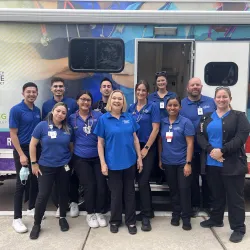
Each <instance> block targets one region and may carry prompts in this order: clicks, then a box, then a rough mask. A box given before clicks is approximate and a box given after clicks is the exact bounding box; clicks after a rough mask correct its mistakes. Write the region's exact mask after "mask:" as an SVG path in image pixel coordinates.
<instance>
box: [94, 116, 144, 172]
mask: <svg viewBox="0 0 250 250" xmlns="http://www.w3.org/2000/svg"><path fill="white" fill-rule="evenodd" d="M139 127H140V126H139V125H138V124H137V123H136V121H135V120H134V118H133V117H132V115H131V114H129V113H127V112H124V113H122V114H121V116H120V118H119V119H117V118H115V117H113V116H112V115H111V114H110V113H109V112H107V113H105V114H104V115H102V116H101V117H100V118H99V121H98V123H97V125H96V128H95V130H94V134H96V135H97V136H99V137H101V138H103V139H104V140H105V161H106V164H107V165H108V168H109V169H111V170H122V169H126V168H129V167H131V166H133V165H134V164H135V163H136V151H135V147H134V137H133V133H134V132H137V130H138V129H139Z"/></svg>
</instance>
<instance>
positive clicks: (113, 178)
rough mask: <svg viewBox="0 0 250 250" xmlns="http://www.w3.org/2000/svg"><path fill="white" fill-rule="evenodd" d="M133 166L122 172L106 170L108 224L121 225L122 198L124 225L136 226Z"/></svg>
mask: <svg viewBox="0 0 250 250" xmlns="http://www.w3.org/2000/svg"><path fill="white" fill-rule="evenodd" d="M135 171H136V169H135V166H132V167H129V168H127V169H123V170H110V169H109V170H108V175H109V179H108V184H109V188H110V191H111V217H110V221H109V223H110V224H115V225H117V226H119V225H121V223H122V205H123V198H124V203H125V224H126V225H127V226H130V225H135V224H136V215H135Z"/></svg>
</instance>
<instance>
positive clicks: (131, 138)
mask: <svg viewBox="0 0 250 250" xmlns="http://www.w3.org/2000/svg"><path fill="white" fill-rule="evenodd" d="M106 109H107V113H105V114H104V115H102V116H101V117H100V118H99V121H98V123H97V126H96V128H95V131H94V133H95V134H96V135H97V136H98V154H99V157H100V161H101V170H102V173H103V174H104V175H106V176H108V184H109V188H110V191H111V217H110V222H109V223H110V231H111V232H112V233H117V232H118V230H119V226H120V225H121V223H122V205H123V198H124V202H125V223H126V225H127V227H128V231H129V233H130V234H136V233H137V228H136V214H135V186H134V181H135V174H136V167H135V165H136V162H137V169H138V171H139V173H140V172H141V171H142V157H141V150H140V144H139V140H138V137H137V135H136V132H137V131H138V129H139V125H138V124H137V123H136V121H135V120H134V118H133V117H132V115H131V114H129V113H127V112H126V110H127V104H126V99H125V96H124V94H123V93H122V92H121V91H120V90H114V91H113V92H112V93H111V95H110V97H109V100H108V103H107V106H106ZM104 149H105V150H104Z"/></svg>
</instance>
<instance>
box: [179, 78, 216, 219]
mask: <svg viewBox="0 0 250 250" xmlns="http://www.w3.org/2000/svg"><path fill="white" fill-rule="evenodd" d="M202 87H203V85H202V83H201V80H200V79H199V78H197V77H194V78H191V79H190V80H189V82H188V85H187V97H185V98H184V99H182V101H181V110H180V114H181V115H182V116H184V117H186V118H188V119H189V120H191V122H192V123H193V125H194V127H195V129H196V130H197V128H198V125H199V122H200V118H201V117H202V115H205V114H206V113H208V112H213V111H214V110H216V105H215V103H214V99H213V98H211V97H208V96H205V95H202V94H201V92H202ZM200 154H201V148H200V147H199V145H198V143H197V141H196V138H195V142H194V155H193V159H192V178H193V179H192V186H191V191H192V192H191V196H192V208H193V216H194V217H195V216H196V215H197V214H198V212H199V211H200V209H201V208H202V209H203V210H204V211H206V212H207V213H209V212H210V207H211V202H212V201H211V200H212V197H211V192H210V190H209V187H208V184H207V178H206V175H205V174H204V170H202V169H201V155H200ZM200 176H201V178H202V185H201V187H200ZM201 198H202V199H201Z"/></svg>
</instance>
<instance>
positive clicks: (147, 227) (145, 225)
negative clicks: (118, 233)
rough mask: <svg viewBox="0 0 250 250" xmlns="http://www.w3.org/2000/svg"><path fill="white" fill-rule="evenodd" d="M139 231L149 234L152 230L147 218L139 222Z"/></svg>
mask: <svg viewBox="0 0 250 250" xmlns="http://www.w3.org/2000/svg"><path fill="white" fill-rule="evenodd" d="M141 230H142V231H144V232H149V231H151V230H152V227H151V224H150V220H149V218H148V217H144V218H143V219H142V222H141Z"/></svg>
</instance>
